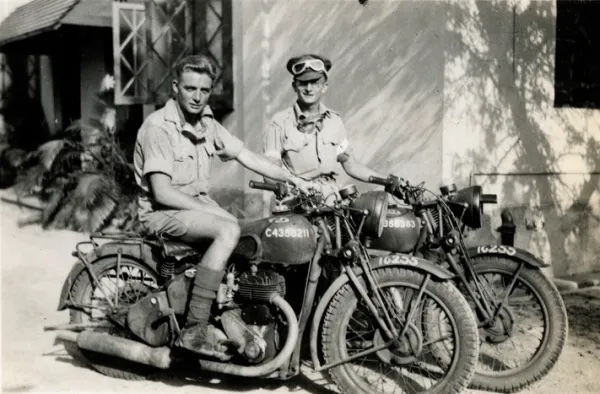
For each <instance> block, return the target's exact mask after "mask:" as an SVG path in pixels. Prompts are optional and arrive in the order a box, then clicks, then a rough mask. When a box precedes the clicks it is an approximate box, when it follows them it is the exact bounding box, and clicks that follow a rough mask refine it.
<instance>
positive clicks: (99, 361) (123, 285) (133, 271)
mask: <svg viewBox="0 0 600 394" xmlns="http://www.w3.org/2000/svg"><path fill="white" fill-rule="evenodd" d="M92 267H94V273H95V275H96V276H97V278H98V280H99V281H100V283H102V284H103V288H104V289H105V291H106V292H107V293H108V294H109V295H110V296H113V297H114V296H116V290H117V288H118V289H119V297H118V299H119V305H122V306H126V305H132V304H134V303H135V302H137V301H138V300H139V299H141V298H142V297H144V296H145V295H146V294H148V292H149V291H150V289H152V288H154V287H156V286H157V280H158V276H157V275H156V273H154V272H152V270H150V269H149V268H147V267H146V266H144V265H143V264H141V263H139V262H137V261H135V260H133V259H129V258H127V257H122V258H121V264H120V273H119V274H118V275H117V258H116V257H108V258H105V259H102V260H101V261H98V262H96V263H94V264H93V265H92ZM71 298H72V300H73V302H75V303H76V304H78V305H85V306H90V307H89V308H81V309H71V311H70V323H90V322H103V321H106V313H105V311H103V310H102V309H99V308H103V307H104V308H106V307H108V303H107V302H106V299H105V298H104V295H103V293H102V292H101V291H100V290H99V289H98V288H96V286H95V285H94V283H93V281H92V278H91V277H90V275H89V273H88V272H87V270H85V271H83V273H82V274H81V275H79V276H78V277H77V279H76V280H75V281H74V283H73V287H72V289H71ZM92 306H93V307H94V308H91V307H92ZM95 331H100V332H108V333H109V334H111V335H115V336H121V337H128V334H127V333H126V332H124V331H123V330H122V329H120V328H118V327H114V326H113V327H111V328H102V329H100V328H98V329H95ZM66 349H67V351H68V352H69V354H71V356H72V357H74V358H78V359H80V358H83V359H85V360H86V361H87V362H88V363H89V364H91V365H92V367H94V369H96V370H97V371H98V372H100V373H102V374H104V375H107V376H110V377H113V378H118V379H124V380H146V379H148V378H150V377H151V376H152V375H154V374H155V373H156V372H157V370H156V369H155V368H153V367H150V366H147V365H142V364H138V363H134V362H131V361H128V360H123V359H120V358H117V357H112V356H109V355H106V354H100V353H96V352H93V351H89V350H83V349H79V348H78V347H77V345H76V344H69V345H68V346H66Z"/></svg>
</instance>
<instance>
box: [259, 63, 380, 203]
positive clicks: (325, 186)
mask: <svg viewBox="0 0 600 394" xmlns="http://www.w3.org/2000/svg"><path fill="white" fill-rule="evenodd" d="M286 67H287V70H288V71H289V72H290V73H291V74H292V76H293V81H292V88H293V89H294V91H295V92H296V95H297V100H296V102H295V103H294V105H292V106H291V107H289V108H287V109H285V110H283V111H281V112H278V113H276V114H275V115H274V116H273V118H272V119H271V122H270V123H269V125H268V126H267V129H266V131H265V133H264V146H263V147H264V154H265V156H267V157H268V158H269V159H271V160H273V162H274V163H276V164H278V165H280V166H283V168H286V169H288V170H289V171H290V172H292V173H293V174H295V175H297V176H299V177H300V178H302V179H304V180H307V181H314V182H315V183H316V184H318V185H319V187H320V189H321V191H322V192H323V195H324V196H325V198H326V201H328V202H332V201H335V199H336V196H337V190H338V188H337V186H336V184H335V176H336V175H337V174H336V172H335V169H336V167H337V163H338V162H339V163H341V164H342V168H343V169H344V171H346V173H347V174H348V175H350V176H351V177H352V178H355V179H357V180H360V181H363V182H368V181H369V177H371V176H376V177H381V178H386V176H383V175H381V174H380V173H378V172H376V171H373V170H371V169H369V168H368V167H366V166H365V165H363V164H361V163H359V162H357V161H356V159H355V158H354V156H353V154H352V149H351V148H350V144H349V142H348V138H347V135H346V128H345V127H344V123H343V122H342V119H341V118H340V116H339V115H338V114H337V113H336V112H335V111H333V110H331V109H329V108H327V107H325V105H323V103H322V102H321V98H322V97H323V95H324V94H325V92H326V91H327V88H328V85H327V80H328V77H329V74H328V73H329V70H330V69H331V61H329V60H328V59H326V58H324V57H321V56H318V55H313V54H307V55H302V56H299V57H294V58H291V59H290V60H289V61H288V62H287V66H286Z"/></svg>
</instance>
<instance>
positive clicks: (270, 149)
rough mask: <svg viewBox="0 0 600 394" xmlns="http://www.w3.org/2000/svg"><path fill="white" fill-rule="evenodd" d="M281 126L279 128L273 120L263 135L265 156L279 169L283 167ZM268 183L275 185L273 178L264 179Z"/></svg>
mask: <svg viewBox="0 0 600 394" xmlns="http://www.w3.org/2000/svg"><path fill="white" fill-rule="evenodd" d="M282 132H283V131H282V129H281V126H279V125H278V124H277V123H276V122H275V121H274V120H271V122H270V123H269V125H268V126H267V128H266V129H265V132H264V133H263V155H264V157H265V158H267V159H268V160H269V161H271V162H272V163H273V164H275V165H276V166H278V167H283V162H282V159H281V134H282ZM264 181H265V182H266V183H271V184H273V183H275V182H276V181H274V180H273V179H271V178H268V177H264Z"/></svg>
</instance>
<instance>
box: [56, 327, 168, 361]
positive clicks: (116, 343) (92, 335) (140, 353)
mask: <svg viewBox="0 0 600 394" xmlns="http://www.w3.org/2000/svg"><path fill="white" fill-rule="evenodd" d="M57 339H60V340H63V341H69V342H75V343H77V346H79V348H81V349H84V350H90V351H92V352H96V353H102V354H108V355H110V356H114V357H119V358H122V359H125V360H129V361H133V362H136V363H139V364H145V365H150V366H152V367H155V368H159V369H169V367H170V366H171V349H169V348H168V347H166V346H163V347H159V348H154V347H150V346H148V345H145V344H143V343H140V342H136V341H132V340H131V339H126V338H120V337H115V336H112V335H109V334H105V333H99V332H94V331H83V332H81V333H79V334H77V333H74V332H64V333H60V334H58V336H57Z"/></svg>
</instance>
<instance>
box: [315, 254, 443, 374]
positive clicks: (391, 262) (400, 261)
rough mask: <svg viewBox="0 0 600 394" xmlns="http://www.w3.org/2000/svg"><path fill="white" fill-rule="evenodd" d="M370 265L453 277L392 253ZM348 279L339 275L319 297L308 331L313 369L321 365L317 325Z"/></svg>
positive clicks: (357, 270) (426, 263) (356, 270)
mask: <svg viewBox="0 0 600 394" xmlns="http://www.w3.org/2000/svg"><path fill="white" fill-rule="evenodd" d="M371 265H372V266H373V270H374V271H376V270H380V269H385V268H388V267H398V268H405V269H409V270H416V271H421V272H423V273H429V274H431V275H432V276H433V277H435V278H437V279H441V280H448V279H452V278H454V277H455V275H454V274H452V273H451V272H450V271H448V270H446V269H445V268H443V267H440V266H438V265H435V264H433V263H432V262H430V261H429V260H425V259H422V258H419V257H415V256H411V255H407V254H402V253H392V254H389V255H387V256H381V257H371ZM354 273H355V274H356V276H358V277H360V276H361V275H362V270H361V269H360V268H358V267H357V268H354ZM349 280H350V279H349V278H348V276H347V275H340V276H339V277H338V278H337V279H336V280H335V281H333V283H332V284H331V285H330V286H329V288H328V289H327V291H326V292H325V294H323V297H321V301H319V304H318V305H317V309H315V313H314V316H313V320H312V325H311V330H310V351H311V356H312V359H313V365H314V366H315V368H318V367H319V366H320V365H321V364H320V361H319V358H318V351H317V339H318V336H319V335H320V334H319V324H320V323H321V320H322V319H323V314H324V313H325V308H327V305H329V303H330V302H331V300H332V299H333V297H334V295H335V293H337V291H338V290H339V289H340V288H341V287H342V286H344V285H345V284H346V283H348V281H349Z"/></svg>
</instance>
